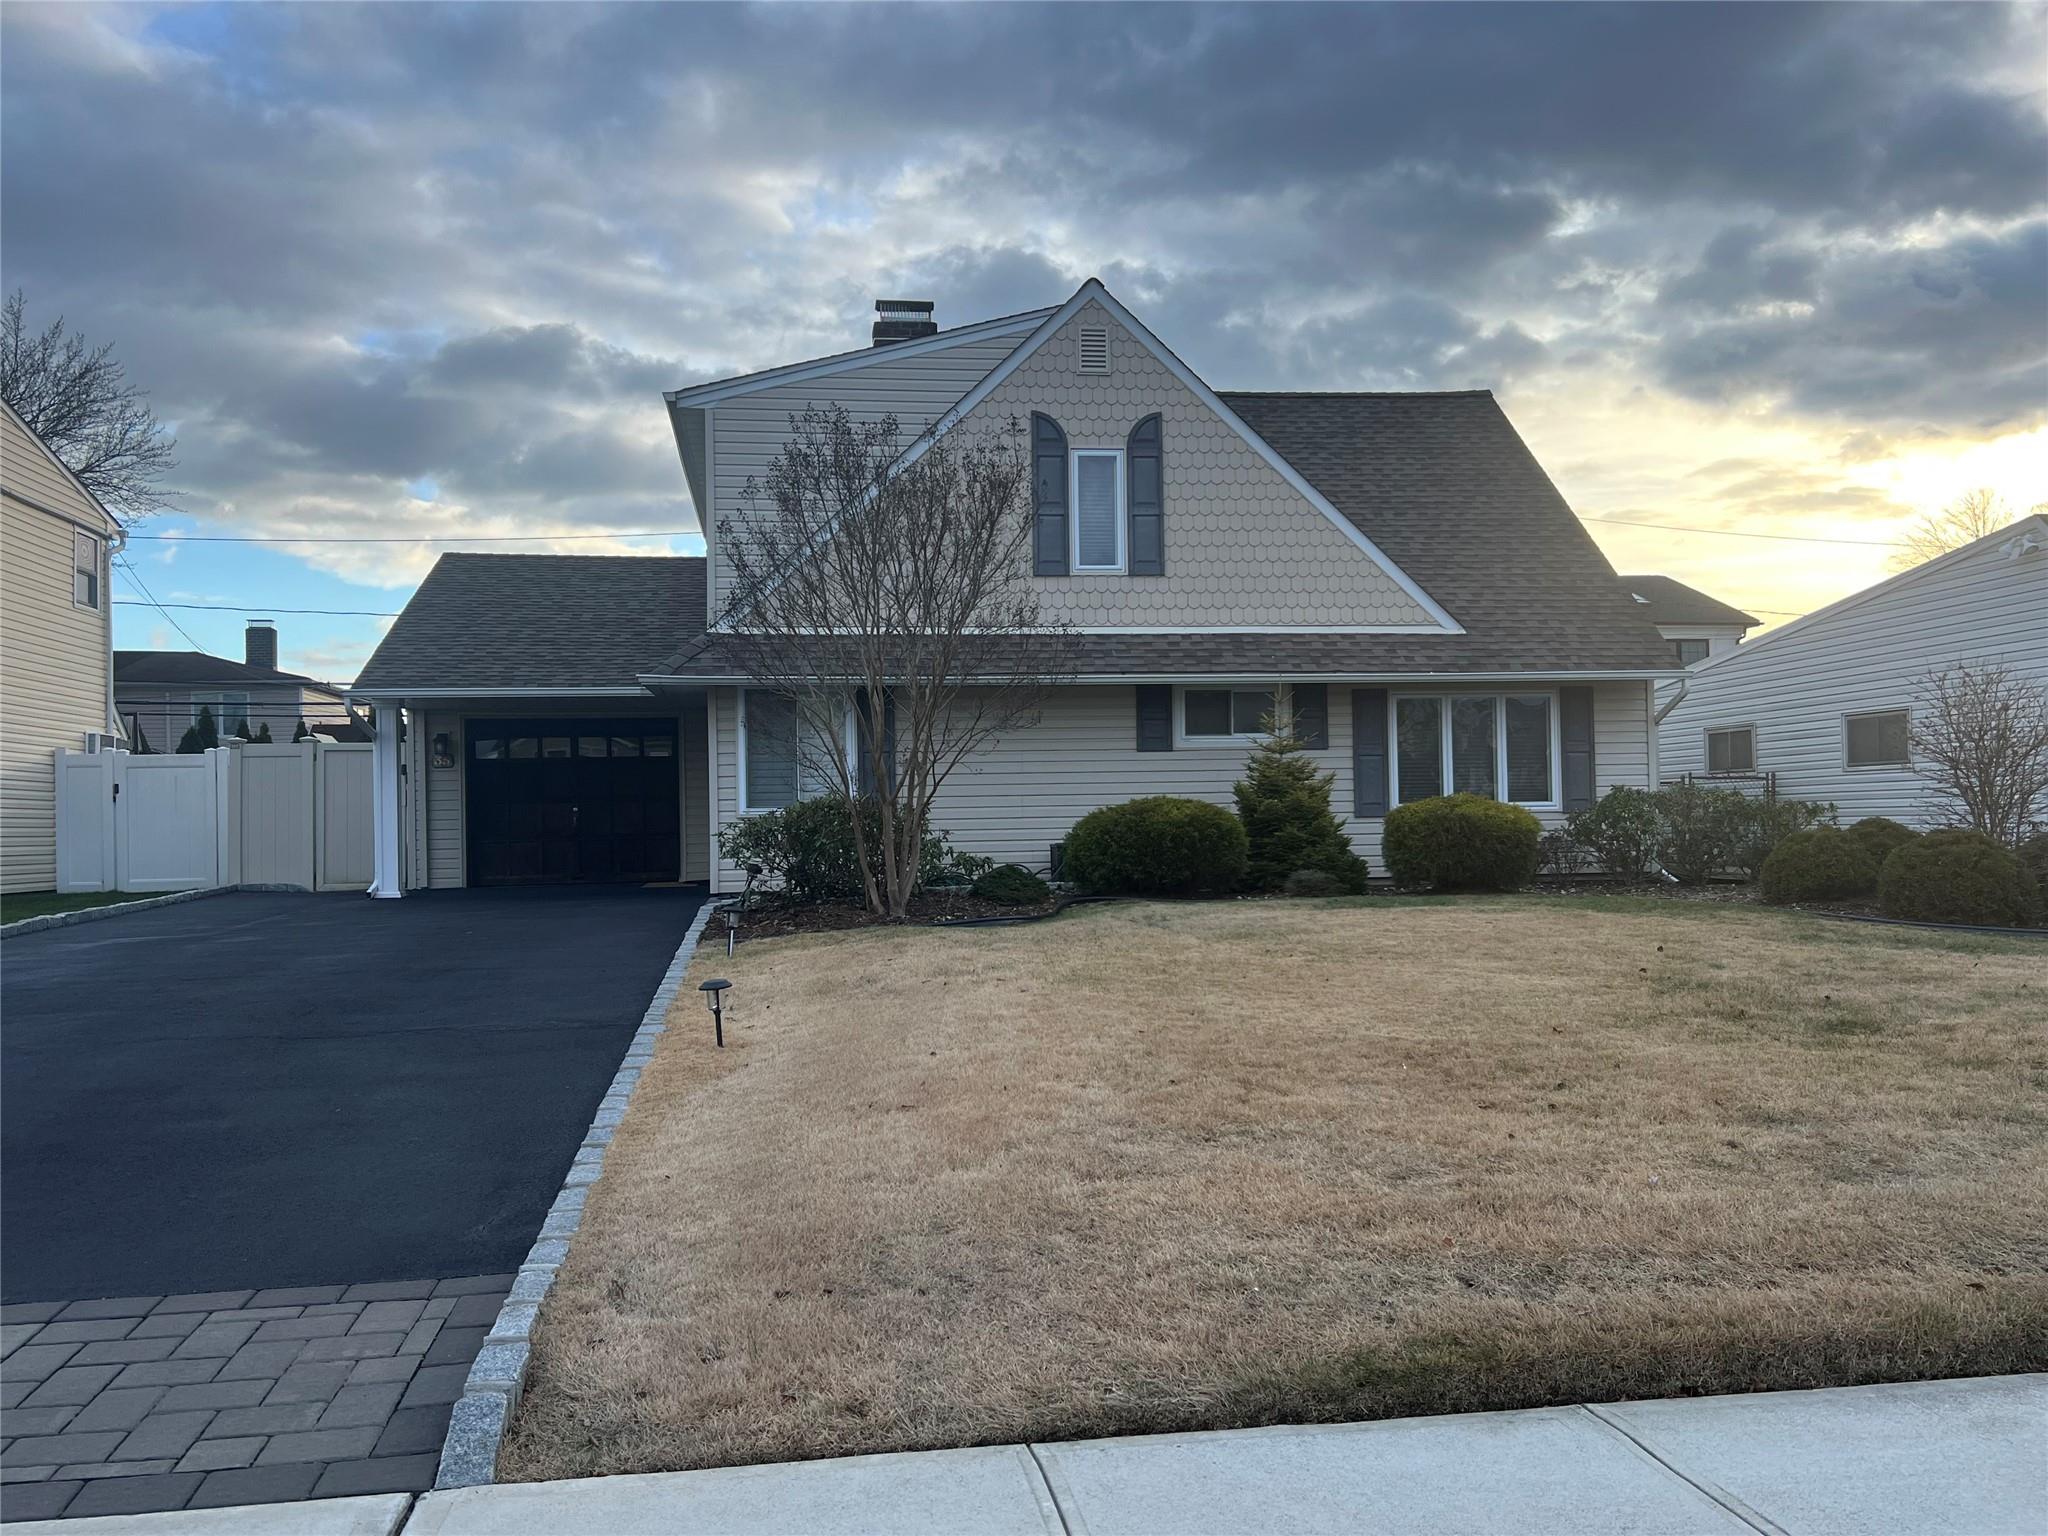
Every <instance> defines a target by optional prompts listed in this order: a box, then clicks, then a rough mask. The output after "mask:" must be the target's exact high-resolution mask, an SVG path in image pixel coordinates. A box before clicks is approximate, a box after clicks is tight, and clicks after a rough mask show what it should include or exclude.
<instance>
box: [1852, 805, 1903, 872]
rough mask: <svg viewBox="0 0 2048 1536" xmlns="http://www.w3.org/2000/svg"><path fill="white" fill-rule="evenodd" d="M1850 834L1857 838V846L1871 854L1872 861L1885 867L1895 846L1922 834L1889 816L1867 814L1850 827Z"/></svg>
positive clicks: (1881, 867) (1880, 866)
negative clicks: (1885, 862)
mask: <svg viewBox="0 0 2048 1536" xmlns="http://www.w3.org/2000/svg"><path fill="white" fill-rule="evenodd" d="M1849 835H1850V836H1851V837H1853V838H1855V839H1856V846H1857V847H1859V848H1861V849H1862V850H1863V851H1864V852H1865V853H1867V854H1869V855H1870V862H1871V863H1873V864H1875V865H1876V866H1877V867H1878V868H1879V869H1883V868H1884V861H1885V860H1886V859H1888V858H1890V857H1891V856H1892V850H1893V849H1894V848H1898V847H1902V846H1904V845H1905V844H1907V843H1910V842H1912V841H1913V840H1914V839H1915V838H1917V837H1919V835H1920V834H1919V833H1918V832H1915V831H1914V830H1913V829H1912V828H1911V827H1908V826H1902V825H1901V824H1900V823H1898V822H1896V821H1893V820H1892V819H1891V817H1889V816H1866V817H1864V818H1863V819H1862V820H1861V821H1859V822H1857V823H1856V824H1855V825H1854V826H1852V827H1851V828H1849Z"/></svg>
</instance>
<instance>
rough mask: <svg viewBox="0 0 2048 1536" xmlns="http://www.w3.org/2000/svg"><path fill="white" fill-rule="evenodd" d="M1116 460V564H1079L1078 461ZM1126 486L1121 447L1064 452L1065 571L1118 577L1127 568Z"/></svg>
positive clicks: (1079, 471)
mask: <svg viewBox="0 0 2048 1536" xmlns="http://www.w3.org/2000/svg"><path fill="white" fill-rule="evenodd" d="M1088 458H1096V459H1114V460H1116V564H1115V565H1083V564H1082V563H1081V461H1082V460H1083V459H1088ZM1128 494H1129V487H1128V486H1127V485H1126V483H1125V480H1124V451H1123V449H1121V448H1070V449H1068V450H1067V569H1068V570H1070V571H1072V572H1073V573H1074V574H1075V575H1077V576H1121V575H1122V574H1123V573H1124V572H1125V571H1126V570H1128V569H1129V568H1130V563H1131V552H1130V549H1129V547H1128V545H1129V542H1130V502H1129V501H1128V500H1127V499H1126V498H1127V496H1128Z"/></svg>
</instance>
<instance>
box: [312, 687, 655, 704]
mask: <svg viewBox="0 0 2048 1536" xmlns="http://www.w3.org/2000/svg"><path fill="white" fill-rule="evenodd" d="M346 692H347V695H348V697H349V698H351V699H373V700H374V699H383V700H386V701H391V700H397V699H642V698H645V697H646V696H647V690H646V689H645V688H642V687H639V686H637V685H636V686H634V687H631V688H350V689H348V690H346Z"/></svg>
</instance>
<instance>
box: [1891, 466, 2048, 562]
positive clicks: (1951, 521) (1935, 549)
mask: <svg viewBox="0 0 2048 1536" xmlns="http://www.w3.org/2000/svg"><path fill="white" fill-rule="evenodd" d="M2034 510H2035V511H2037V512H2038V511H2039V510H2040V508H2039V507H2036V508H2035V509H2034ZM2018 516H2019V514H2018V513H2016V512H2014V511H2013V510H2012V508H2011V507H2009V506H2007V505H2006V504H2005V498H2004V497H2003V496H2001V495H1999V494H1998V492H1996V491H1994V490H1992V489H1991V488H1990V487H1988V486H1979V487H1978V488H1977V489H1976V490H1974V491H1965V492H1963V494H1962V495H1960V496H1958V497H1957V498H1956V499H1955V500H1954V501H1952V502H1950V503H1949V504H1948V505H1947V506H1945V507H1943V508H1942V509H1941V510H1940V511H1939V512H1929V513H1928V514H1927V515H1926V516H1924V517H1922V518H1921V519H1920V521H1919V522H1917V523H1915V524H1914V525H1913V526H1912V527H1911V528H1908V529H1907V530H1906V536H1905V538H1904V539H1903V540H1901V541H1900V547H1899V552H1898V553H1897V554H1895V555H1893V556H1892V558H1891V568H1892V569H1893V570H1895V571H1909V570H1911V569H1912V568H1913V567H1914V566H1916V565H1925V564H1926V563H1927V562H1928V561H1930V560H1932V559H1934V558H1936V557H1937V556H1939V555H1945V554H1947V553H1948V552H1949V551H1950V550H1952V549H1961V548H1962V547H1963V546H1964V545H1965V544H1974V543H1976V542H1977V541H1978V540H1979V539H1981V538H1983V537H1984V536H1985V535H1986V534H1989V533H1996V532H1998V530H1999V529H2001V528H2003V527H2006V526H2007V525H2008V524H2010V523H2012V522H2014V521H2016V520H2017V518H2018Z"/></svg>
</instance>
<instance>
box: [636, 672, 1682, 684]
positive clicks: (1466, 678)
mask: <svg viewBox="0 0 2048 1536" xmlns="http://www.w3.org/2000/svg"><path fill="white" fill-rule="evenodd" d="M1683 676H1684V673H1682V672H1680V671H1677V670H1675V669H1671V670H1666V669H1659V670H1656V671H1642V672H1611V671H1610V672H1304V671H1297V670H1295V669H1294V668H1291V667H1273V668H1269V669H1267V670H1266V671H1263V672H1203V671H1199V670H1193V669H1189V670H1184V671H1180V672H1084V673H1078V674H1076V675H1074V676H1072V677H1066V678H1062V679H1061V680H1060V682H1061V686H1063V687H1084V686H1087V685H1090V684H1108V683H1186V682H1199V683H1271V682H1273V681H1275V680H1276V679H1277V680H1284V681H1290V682H1297V683H1390V684H1394V683H1522V684H1526V685H1528V686H1530V687H1540V686H1542V685H1543V684H1546V683H1561V682H1563V683H1623V682H1638V683H1639V682H1661V681H1668V680H1670V679H1672V678H1679V677H1683ZM640 681H641V682H642V683H644V684H645V685H646V686H647V687H649V688H675V687H686V688H702V687H706V686H711V685H717V686H730V685H746V684H751V683H753V682H754V681H755V679H753V678H752V677H750V676H748V675H747V674H746V673H744V672H721V673H716V674H712V673H698V674H688V675H679V674H673V673H650V672H643V673H642V674H641V675H640ZM963 681H965V682H969V683H975V682H988V683H1007V682H1013V681H1015V675H1014V674H1002V675H994V674H992V675H990V676H988V677H986V678H978V677H970V678H965V679H963Z"/></svg>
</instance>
